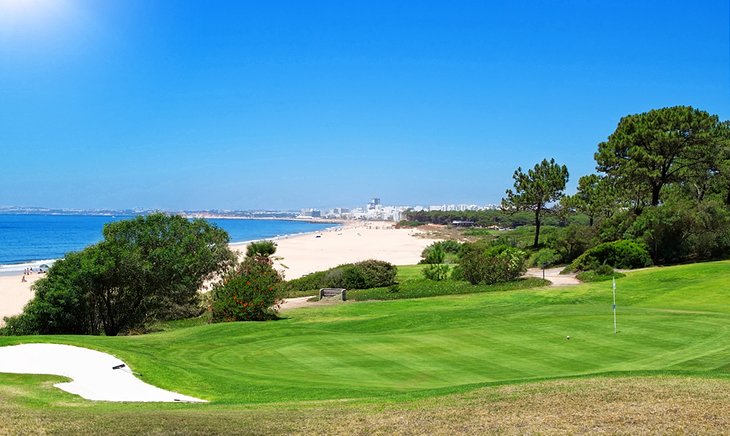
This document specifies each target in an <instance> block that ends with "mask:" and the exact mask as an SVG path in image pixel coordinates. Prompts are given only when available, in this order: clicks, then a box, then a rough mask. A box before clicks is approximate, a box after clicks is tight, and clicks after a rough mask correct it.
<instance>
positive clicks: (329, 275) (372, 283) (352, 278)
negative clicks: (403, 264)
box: [286, 259, 398, 295]
mask: <svg viewBox="0 0 730 436" xmlns="http://www.w3.org/2000/svg"><path fill="white" fill-rule="evenodd" d="M397 273H398V269H397V268H396V267H395V265H393V264H391V263H389V262H384V261H382V260H374V259H370V260H365V261H362V262H357V263H349V264H344V265H340V266H337V267H335V268H331V269H328V270H326V271H318V272H315V273H312V274H307V275H306V276H303V277H300V278H298V279H294V280H289V281H288V282H286V292H287V295H299V294H300V293H303V292H306V291H313V290H316V289H320V288H345V289H369V288H378V287H386V286H391V285H393V284H395V276H396V274H397Z"/></svg>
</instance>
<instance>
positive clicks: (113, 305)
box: [0, 213, 235, 336]
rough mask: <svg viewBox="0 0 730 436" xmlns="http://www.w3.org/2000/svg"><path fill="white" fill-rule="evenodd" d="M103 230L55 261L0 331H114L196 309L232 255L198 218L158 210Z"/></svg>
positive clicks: (222, 236) (224, 238) (222, 235)
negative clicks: (204, 289)
mask: <svg viewBox="0 0 730 436" xmlns="http://www.w3.org/2000/svg"><path fill="white" fill-rule="evenodd" d="M103 235H104V240H103V241H102V242H100V243H98V244H94V245H92V246H90V247H88V248H86V249H84V250H83V251H80V252H76V253H70V254H68V255H67V256H66V257H65V258H64V259H61V260H59V261H58V262H56V263H55V264H53V266H52V267H51V268H50V269H49V271H48V274H47V276H46V277H44V278H42V279H40V280H39V281H38V282H37V283H35V284H34V290H35V297H34V298H33V299H32V300H31V301H30V302H29V303H28V304H27V305H26V307H25V309H24V311H23V313H22V314H21V315H18V316H15V317H10V318H7V319H6V325H5V327H3V328H2V329H0V333H2V334H13V335H22V334H26V335H27V334H61V333H67V334H92V335H94V334H100V333H104V334H106V335H107V336H115V335H117V334H119V333H122V332H128V331H133V330H141V329H144V328H145V326H146V325H148V324H150V323H153V322H155V321H159V320H168V319H178V318H185V317H190V316H196V315H199V314H200V313H201V312H202V310H203V308H202V307H201V305H200V293H199V292H198V291H199V290H200V288H201V287H202V286H203V284H204V283H205V282H206V281H208V280H212V279H214V278H216V277H218V276H219V275H220V274H222V273H223V272H224V271H226V270H227V269H228V268H230V267H231V265H233V262H234V259H235V255H234V253H233V252H232V251H231V250H230V248H229V247H228V242H229V241H228V234H227V233H226V232H225V231H223V230H221V229H218V228H217V227H214V226H211V225H210V224H208V223H207V222H206V221H205V220H200V219H198V220H188V219H185V218H183V217H181V216H176V215H173V216H169V215H164V214H160V213H157V214H152V215H148V216H145V217H141V216H140V217H137V218H134V219H131V220H124V221H117V222H112V223H108V224H106V225H105V226H104V230H103Z"/></svg>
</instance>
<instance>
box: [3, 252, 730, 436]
mask: <svg viewBox="0 0 730 436" xmlns="http://www.w3.org/2000/svg"><path fill="white" fill-rule="evenodd" d="M728 277H730V262H713V263H702V264H694V265H684V266H677V267H670V268H654V269H648V270H644V271H637V272H633V273H630V274H627V276H626V277H624V278H621V279H619V280H617V289H618V290H617V295H618V306H619V311H618V313H619V334H618V335H613V334H612V333H613V331H612V329H613V324H612V314H611V303H612V301H611V286H610V282H609V283H605V282H604V283H590V284H584V285H580V286H575V287H569V288H557V289H555V288H551V289H542V288H541V289H532V290H512V291H498V292H485V293H476V294H468V295H455V296H447V297H434V298H419V299H402V300H396V301H377V302H375V301H373V302H357V303H348V304H340V305H334V306H328V307H319V308H307V309H300V310H296V311H291V312H288V313H287V314H286V316H287V318H286V319H283V320H280V321H276V322H267V323H230V324H218V325H203V326H196V327H181V328H178V329H175V330H171V331H166V332H161V333H155V334H149V335H144V336H134V337H109V338H107V337H79V336H57V337H43V336H38V337H17V338H13V337H3V338H0V345H9V344H15V343H26V342H56V343H68V344H74V345H80V346H86V347H89V348H94V349H98V350H102V351H106V352H109V353H112V354H114V355H116V356H118V357H120V358H121V359H122V360H124V361H125V362H127V363H128V364H129V365H130V366H131V367H132V368H133V369H134V370H135V371H137V372H139V373H141V374H142V378H143V379H144V380H145V381H147V382H150V383H152V384H155V385H157V386H160V387H162V388H166V389H172V390H176V391H178V392H181V393H184V394H187V395H192V396H196V397H199V398H204V399H208V400H210V401H211V402H212V403H211V404H208V405H202V406H200V405H196V406H192V405H182V404H170V405H144V404H142V405H139V404H135V405H124V404H104V403H92V402H86V401H81V400H78V399H77V398H76V397H74V396H72V395H70V394H66V393H63V392H61V391H58V390H56V389H54V388H52V387H51V383H50V380H57V379H58V378H56V377H48V376H18V375H0V416H2V418H0V433H2V431H1V429H2V428H3V426H5V427H7V428H15V427H17V426H18V425H20V426H23V425H25V426H33V425H36V424H38V423H40V424H43V423H46V424H43V425H48V427H47V428H48V429H49V431H52V430H53V429H52V428H51V427H52V426H53V425H56V424H55V423H57V422H60V421H63V420H73V419H77V420H81V422H83V420H84V419H86V418H88V420H89V422H97V421H96V420H97V419H98V422H99V423H102V424H103V422H104V419H105V417H107V418H114V419H120V420H124V419H127V420H129V421H132V420H133V419H132V417H136V416H139V415H141V416H149V417H150V422H151V423H153V424H150V425H151V426H159V427H155V428H159V429H161V430H159V431H160V432H165V433H167V432H169V431H170V430H171V429H173V428H175V426H176V425H178V424H180V423H182V422H188V421H190V425H191V426H193V427H195V426H202V427H200V428H201V429H202V430H201V432H202V431H203V430H205V429H206V428H207V427H205V426H204V425H203V423H207V424H206V425H216V426H217V427H212V428H217V429H219V430H220V431H222V432H230V431H233V430H234V429H235V428H239V429H243V430H241V431H244V430H245V429H249V431H262V432H269V431H273V432H276V431H282V432H288V431H287V430H298V429H299V430H302V429H304V430H303V431H306V429H307V428H313V429H315V430H316V429H319V430H322V431H323V432H331V433H338V432H342V431H346V432H367V431H365V430H366V429H373V430H378V431H382V432H385V433H388V432H392V431H406V432H407V431H414V432H416V433H418V432H419V431H417V429H418V428H421V431H420V432H424V431H425V430H426V428H424V427H418V425H424V423H427V422H429V421H428V419H432V421H430V422H431V423H432V424H433V425H435V426H436V427H433V430H434V432H452V431H500V429H501V430H505V429H507V430H509V431H520V429H522V431H538V432H540V431H546V432H549V431H558V432H560V431H581V428H582V429H583V431H591V430H592V429H593V428H590V427H589V428H586V427H581V426H586V425H591V424H589V420H586V419H587V418H586V419H583V420H581V419H578V418H576V419H573V420H570V421H564V422H563V423H562V424H561V423H560V422H559V421H557V420H556V417H559V416H563V415H561V413H564V414H565V415H564V416H569V414H570V409H568V408H567V407H568V405H572V406H574V407H575V408H574V409H573V411H574V412H576V413H577V415H576V416H578V417H579V416H582V414H585V413H589V412H590V411H591V410H594V408H595V407H597V406H598V405H600V404H605V405H610V404H609V403H612V402H615V403H616V404H620V405H624V406H626V408H627V409H629V406H628V405H629V404H631V403H632V401H634V400H635V399H637V400H636V401H639V400H638V399H640V398H644V399H645V400H646V401H647V402H648V403H647V404H643V403H641V401H639V403H641V404H638V405H636V410H646V411H647V412H646V413H653V414H654V415H652V416H653V418H652V419H650V420H649V421H646V422H645V425H646V427H644V428H645V430H646V431H651V432H657V431H658V432H663V431H664V432H666V431H669V432H671V431H677V429H682V428H684V429H686V430H690V429H691V430H692V431H699V430H698V428H699V427H696V428H695V427H671V425H674V424H677V422H674V424H672V423H666V422H664V421H666V420H665V419H663V418H664V415H663V414H664V412H663V410H664V409H662V407H665V406H666V407H671V404H674V405H675V409H676V408H677V407H680V408H683V407H685V406H686V409H684V408H683V409H682V410H681V411H680V412H677V413H678V415H677V416H684V415H683V414H684V413H685V412H686V414H687V415H686V416H687V418H686V419H687V420H688V421H687V422H686V424H691V423H692V421H691V420H692V419H694V418H693V417H699V416H700V415H702V413H706V414H710V415H711V416H709V417H708V416H705V418H703V419H709V421H707V422H709V424H707V425H710V427H707V428H709V429H715V430H716V431H719V430H720V429H721V428H722V427H716V425H722V424H723V423H725V425H727V423H728V418H727V416H728V415H730V402H729V401H728V391H729V390H728V387H729V386H730V285H728ZM568 335H569V336H570V337H571V338H570V340H567V339H566V336H568ZM638 375H641V376H642V377H640V378H636V376H638ZM616 376H621V377H619V378H617V377H616ZM625 376H634V378H633V379H627V378H623V377H625ZM677 376H679V378H677ZM576 377H577V378H576ZM596 377H597V378H596ZM688 377H691V378H688ZM552 379H563V380H558V381H555V380H552ZM551 380H552V381H551ZM614 380H616V381H615V383H614ZM609 381H610V382H609ZM675 385H677V386H679V387H676V389H675V388H673V387H672V386H675ZM609 386H610V388H609ZM636 386H642V387H641V388H640V389H639V388H635V387H636ZM604 389H608V391H605V392H609V394H607V395H608V396H604V395H603V394H602V392H604ZM675 391H676V392H677V395H676V396H675V395H674V392H675ZM610 392H614V393H612V394H611V393H610ZM632 395H636V397H634V396H632ZM662 396H666V397H667V400H666V401H664V403H662V404H664V406H662V405H659V404H658V403H656V401H658V400H656V399H657V398H662ZM561 398H562V399H563V400H560V399H561ZM693 398H696V401H695V403H692V401H691V400H692V399H693ZM542 401H544V402H545V403H543V402H542ZM548 401H551V402H552V401H558V402H557V403H551V404H548V403H546V402H548ZM561 401H562V402H561ZM533 403H534V404H533ZM531 404H532V405H534V408H531V407H532V406H530V405H531ZM693 404H694V405H693ZM667 405H668V406H667ZM340 407H342V408H344V409H343V411H342V413H341V414H339V413H338V411H337V410H336V409H338V408H340ZM523 408H526V409H523ZM642 408H643V409H642ZM484 409H487V410H484ZM446 410H450V411H451V412H450V413H446V412H445V411H446ZM519 410H524V413H525V414H526V416H535V417H536V418H535V419H536V420H543V421H545V422H546V423H547V424H546V425H547V426H546V427H544V428H543V427H531V426H532V425H536V422H537V421H535V422H530V421H529V420H527V421H525V420H522V421H523V422H522V424H520V420H519V419H517V418H516V417H517V416H518V412H519ZM541 410H542V411H543V412H544V413H545V417H543V418H544V419H543V418H539V415H540V411H541ZM607 410H608V408H607ZM469 411H471V412H473V413H474V414H475V415H474V416H471V417H470V416H469V415H468V414H466V412H469ZM724 412H727V413H724ZM595 413H596V415H595V417H594V418H595V419H594V422H595V423H596V424H595V425H596V426H598V427H594V428H604V427H602V426H604V425H608V424H610V423H612V422H613V423H614V424H615V425H617V426H618V427H616V428H621V427H620V426H621V425H624V424H625V425H629V426H628V427H624V431H631V429H632V428H633V427H631V426H630V424H631V423H630V422H623V424H622V421H621V420H620V418H619V417H614V420H613V421H610V420H609V421H604V419H608V415H601V414H600V413H599V412H598V409H595ZM605 413H609V412H608V411H607V412H605ZM611 413H612V412H611ZM723 413H724V414H723ZM454 415H458V416H454ZM510 416H512V417H513V418H514V419H513V421H510V420H509V419H508V417H510ZM632 416H634V415H632ZM74 417H75V418H74ZM125 417H126V418H125ZM234 417H235V419H239V420H240V421H239V422H238V423H239V424H240V425H241V427H234V424H232V423H230V422H229V421H228V420H229V419H231V420H232V419H234ZM472 418H473V419H474V420H471V419H472ZM645 418H646V417H645ZM401 419H402V421H399V420H401ZM500 419H503V420H504V421H500ZM642 419H643V418H642ZM647 419H648V418H647ZM697 419H699V418H697ZM3 420H4V421H3ZM262 420H264V421H266V420H268V421H267V422H265V423H262V422H261V421H262ZM332 420H334V421H332ZM374 420H378V421H382V422H385V423H389V424H387V425H385V426H382V425H381V426H377V425H375V424H373V422H372V421H374ZM723 420H724V421H723ZM140 422H144V420H142V421H140ZM500 422H503V423H509V422H512V423H513V424H514V425H515V426H516V427H513V426H507V427H500V425H501V424H500ZM551 422H553V423H554V426H553V427H551V426H550V425H548V424H550V423H551ZM634 422H636V423H638V424H641V422H643V421H641V419H639V418H636V419H635V420H634ZM295 423H299V424H300V425H294V424H295ZM318 423H319V424H318ZM419 423H420V424H419ZM490 423H491V424H490ZM40 424H39V425H40ZM102 424H98V425H102ZM401 424H402V425H403V426H401ZM638 424H637V425H638ZM104 425H106V424H104ZM140 425H141V424H140ZM292 425H294V427H292ZM317 425H320V427H317ZM505 425H506V424H505ZM520 425H522V427H520ZM572 425H576V426H578V427H571V426H572ZM642 425H643V424H642ZM667 425H669V427H667ZM677 425H678V424H677ZM11 426H14V427H11ZM247 426H252V427H247ZM404 426H405V427H404ZM566 426H567V427H566ZM662 426H663V427H662ZM99 428H102V427H99ZM115 428H116V429H118V430H124V431H129V432H130V433H133V432H134V431H132V430H131V429H133V428H140V427H135V426H133V425H132V424H130V427H124V428H120V427H115ZM141 428H143V429H144V430H145V431H152V432H153V431H155V430H154V428H153V427H149V426H148V427H141ZM195 428H198V427H195ZM725 428H726V427H725ZM459 429H462V430H459ZM510 429H511V430H510ZM604 429H605V431H611V429H610V428H604ZM191 432H194V431H191Z"/></svg>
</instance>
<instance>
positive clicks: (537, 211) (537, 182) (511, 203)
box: [502, 159, 568, 248]
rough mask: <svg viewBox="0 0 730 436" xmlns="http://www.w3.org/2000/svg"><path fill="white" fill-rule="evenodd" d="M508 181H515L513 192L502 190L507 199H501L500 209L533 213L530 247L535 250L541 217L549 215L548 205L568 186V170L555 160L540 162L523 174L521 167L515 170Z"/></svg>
mask: <svg viewBox="0 0 730 436" xmlns="http://www.w3.org/2000/svg"><path fill="white" fill-rule="evenodd" d="M512 178H513V179H514V181H515V182H514V189H515V190H514V191H512V190H511V189H508V190H507V191H506V194H507V196H506V197H505V198H503V199H502V209H504V210H507V211H518V210H523V211H524V210H527V211H531V212H532V213H533V214H534V217H535V220H534V224H535V239H534V241H533V244H532V246H533V247H534V248H537V247H538V244H539V242H540V225H541V224H542V217H543V216H544V215H545V214H546V213H548V212H550V208H549V204H550V203H552V202H555V201H557V200H560V198H561V197H562V196H563V190H564V189H565V184H566V183H568V168H567V167H566V166H565V165H562V166H561V165H558V164H557V163H555V159H550V161H548V160H547V159H543V160H542V162H540V163H539V164H536V165H535V167H534V168H532V169H529V170H528V171H527V173H523V172H522V168H519V167H518V168H517V170H516V171H515V173H514V174H513V175H512Z"/></svg>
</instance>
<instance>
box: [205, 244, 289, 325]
mask: <svg viewBox="0 0 730 436" xmlns="http://www.w3.org/2000/svg"><path fill="white" fill-rule="evenodd" d="M281 282H282V277H281V274H279V273H278V272H277V271H276V270H275V269H274V267H273V265H272V264H271V262H270V261H269V260H268V258H253V257H248V258H246V259H245V260H244V261H243V262H242V263H241V264H240V265H239V266H238V267H237V268H236V270H235V271H234V272H232V273H231V274H230V275H228V276H227V277H225V278H224V279H223V281H222V282H221V283H220V284H218V285H217V286H215V287H214V288H213V291H212V292H213V303H212V305H211V309H212V322H229V321H265V320H269V319H275V318H276V311H277V309H278V303H279V300H280V292H281V288H280V283H281Z"/></svg>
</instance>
